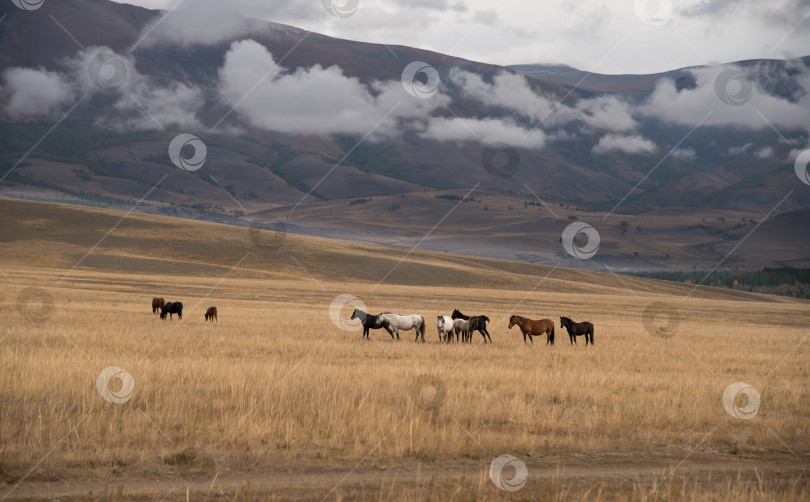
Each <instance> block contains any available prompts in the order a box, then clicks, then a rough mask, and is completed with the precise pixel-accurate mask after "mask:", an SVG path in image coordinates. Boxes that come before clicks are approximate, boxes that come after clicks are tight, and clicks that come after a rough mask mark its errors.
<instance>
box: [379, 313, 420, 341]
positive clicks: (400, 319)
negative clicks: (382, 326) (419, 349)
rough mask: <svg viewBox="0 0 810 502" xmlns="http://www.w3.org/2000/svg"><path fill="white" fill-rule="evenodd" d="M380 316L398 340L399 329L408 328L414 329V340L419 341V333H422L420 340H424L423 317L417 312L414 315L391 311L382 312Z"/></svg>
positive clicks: (406, 329)
mask: <svg viewBox="0 0 810 502" xmlns="http://www.w3.org/2000/svg"><path fill="white" fill-rule="evenodd" d="M380 317H381V318H382V319H383V320H385V321H386V322H388V324H389V325H391V327H392V328H394V332H395V333H396V334H397V340H399V330H405V331H408V330H410V329H412V330H414V331H416V340H414V341H415V342H416V341H419V335H422V342H424V341H425V318H424V317H422V316H420V315H419V314H414V315H399V314H394V313H393V312H383V313H382V314H380Z"/></svg>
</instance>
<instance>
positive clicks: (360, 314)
mask: <svg viewBox="0 0 810 502" xmlns="http://www.w3.org/2000/svg"><path fill="white" fill-rule="evenodd" d="M367 315H368V314H366V313H365V312H363V311H362V310H357V309H354V312H352V319H360V320H361V321H365V320H366V316H367Z"/></svg>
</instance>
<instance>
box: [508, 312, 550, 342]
mask: <svg viewBox="0 0 810 502" xmlns="http://www.w3.org/2000/svg"><path fill="white" fill-rule="evenodd" d="M515 324H517V325H518V327H519V328H520V331H522V332H523V343H526V335H529V341H530V342H532V343H534V340H532V336H540V335H542V334H543V333H545V334H546V345H549V344H551V345H554V322H552V320H551V319H541V320H539V321H535V320H533V319H528V318H526V317H520V316H519V315H513V316H512V317H510V318H509V329H512V326H514V325H515Z"/></svg>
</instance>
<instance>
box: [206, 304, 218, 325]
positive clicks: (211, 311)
mask: <svg viewBox="0 0 810 502" xmlns="http://www.w3.org/2000/svg"><path fill="white" fill-rule="evenodd" d="M205 320H206V321H211V322H214V321H216V320H217V308H216V307H208V310H206V311H205Z"/></svg>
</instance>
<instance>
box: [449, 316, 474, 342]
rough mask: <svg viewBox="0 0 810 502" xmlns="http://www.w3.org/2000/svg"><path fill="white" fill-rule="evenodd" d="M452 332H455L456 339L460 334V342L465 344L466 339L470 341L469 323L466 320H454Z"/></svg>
mask: <svg viewBox="0 0 810 502" xmlns="http://www.w3.org/2000/svg"><path fill="white" fill-rule="evenodd" d="M453 331H455V334H456V339H457V340H458V334H459V333H461V341H462V342H466V341H467V340H468V339H469V340H470V341H472V332H471V331H470V321H469V320H467V319H456V320H455V321H453Z"/></svg>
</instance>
